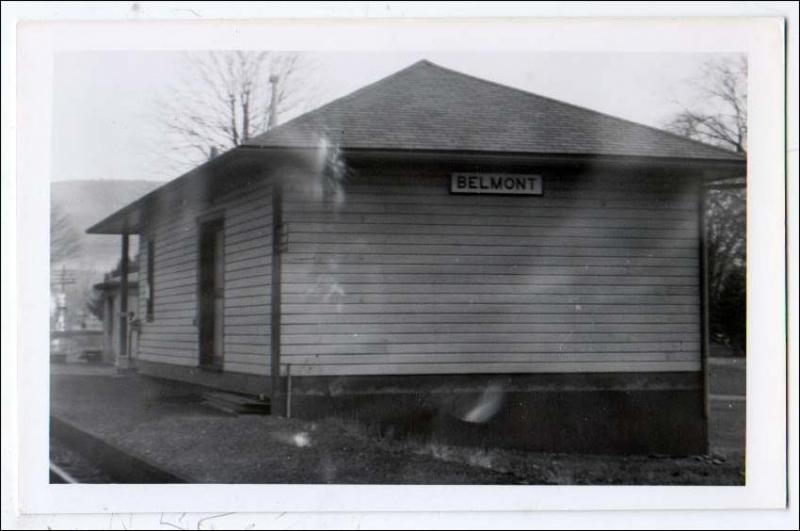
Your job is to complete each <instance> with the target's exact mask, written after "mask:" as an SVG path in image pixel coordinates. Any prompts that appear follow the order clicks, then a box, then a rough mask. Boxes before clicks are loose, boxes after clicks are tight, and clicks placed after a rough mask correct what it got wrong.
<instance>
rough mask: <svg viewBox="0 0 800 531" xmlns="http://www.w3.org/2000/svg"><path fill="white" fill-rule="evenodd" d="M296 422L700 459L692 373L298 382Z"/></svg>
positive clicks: (699, 416)
mask: <svg viewBox="0 0 800 531" xmlns="http://www.w3.org/2000/svg"><path fill="white" fill-rule="evenodd" d="M292 386H293V391H292V399H291V401H292V402H291V403H292V416H295V417H300V418H306V419H314V418H322V417H326V416H340V417H344V418H351V419H356V420H358V421H361V422H364V423H366V424H368V425H371V426H373V427H375V428H376V429H380V431H381V432H382V433H384V434H388V435H395V436H400V437H403V436H415V437H419V438H422V439H425V440H428V439H429V440H432V441H436V442H441V443H446V444H455V445H465V446H476V447H489V448H491V447H502V448H512V449H520V450H535V451H544V452H555V453H572V452H575V453H590V454H617V453H623V454H624V453H636V454H666V455H691V454H700V453H704V452H705V451H706V423H705V419H704V417H703V408H702V404H703V400H702V389H701V380H700V375H699V374H698V373H662V374H658V375H653V374H594V375H586V374H584V375H569V374H549V375H547V374H545V375H509V376H503V375H501V376H497V375H487V376H483V375H470V376H408V377H388V378H366V377H348V378H294V379H293V382H292Z"/></svg>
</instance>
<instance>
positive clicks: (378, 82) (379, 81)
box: [242, 59, 441, 146]
mask: <svg viewBox="0 0 800 531" xmlns="http://www.w3.org/2000/svg"><path fill="white" fill-rule="evenodd" d="M423 63H425V64H429V65H431V66H438V65H435V64H433V63H431V62H430V61H428V60H427V59H421V60H419V61H415V62H413V63H411V64H410V65H408V66H406V67H405V68H401V69H400V70H397V71H396V72H393V73H391V74H389V75H388V76H385V77H382V78H380V79H376V80H375V81H373V82H372V83H368V84H366V85H364V86H363V87H360V88H357V89H356V90H354V91H353V92H349V93H347V94H345V95H344V96H339V97H338V98H335V99H333V100H331V101H329V102H328V103H325V104H323V105H320V106H319V107H317V108H316V109H311V110H310V111H308V112H304V113H302V114H300V115H298V116H295V117H294V118H292V119H291V120H289V121H288V122H284V123H282V124H278V125H276V126H275V127H273V128H272V129H267V130H266V131H264V132H261V133H259V134H257V135H255V136H253V137H250V138H249V139H248V141H247V142H243V143H242V145H244V146H257V145H258V144H254V143H252V141H253V140H254V139H256V138H258V137H260V136H263V135H266V134H268V133H272V132H273V131H277V130H279V129H281V128H283V127H286V126H288V125H290V124H292V123H294V122H296V121H297V120H299V119H301V118H307V117H308V116H310V115H316V114H318V113H320V112H322V111H323V110H325V109H328V108H330V107H332V106H333V105H336V104H340V103H342V102H343V101H346V100H349V99H350V98H353V97H355V96H356V95H357V94H360V93H362V92H364V91H365V90H367V89H369V88H374V87H376V86H379V85H382V84H383V83H385V82H387V81H389V80H390V79H394V78H396V77H397V76H399V75H400V74H403V73H405V72H407V71H408V70H410V69H412V68H414V67H416V66H418V65H421V64H423ZM440 68H441V67H440Z"/></svg>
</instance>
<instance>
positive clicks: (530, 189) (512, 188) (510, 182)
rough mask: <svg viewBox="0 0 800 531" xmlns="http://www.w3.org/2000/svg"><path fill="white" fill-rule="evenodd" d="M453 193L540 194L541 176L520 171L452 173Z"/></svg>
mask: <svg viewBox="0 0 800 531" xmlns="http://www.w3.org/2000/svg"><path fill="white" fill-rule="evenodd" d="M450 192H451V193H453V194H513V195H542V176H541V175H525V174H520V173H454V174H452V175H451V176H450Z"/></svg>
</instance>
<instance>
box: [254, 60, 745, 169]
mask: <svg viewBox="0 0 800 531" xmlns="http://www.w3.org/2000/svg"><path fill="white" fill-rule="evenodd" d="M322 135H325V136H327V137H328V138H329V139H331V140H332V141H335V142H336V143H337V144H338V145H339V147H340V148H344V149H380V150H422V151H459V152H506V153H509V152H510V153H521V154H558V155H606V156H608V155H610V156H641V157H659V158H680V159H705V160H725V161H741V160H744V156H743V155H741V154H738V153H734V152H732V151H728V150H726V149H722V148H718V147H715V146H710V145H707V144H704V143H701V142H696V141H693V140H689V139H686V138H683V137H680V136H678V135H674V134H672V133H668V132H666V131H662V130H660V129H656V128H653V127H648V126H645V125H641V124H637V123H635V122H631V121H628V120H624V119H621V118H615V117H613V116H609V115H607V114H603V113H600V112H597V111H593V110H590V109H586V108H583V107H578V106H576V105H571V104H568V103H564V102H560V101H557V100H554V99H551V98H546V97H543V96H539V95H537V94H533V93H530V92H525V91H522V90H518V89H515V88H511V87H508V86H505V85H500V84H498V83H494V82H491V81H486V80H483V79H479V78H476V77H473V76H469V75H466V74H462V73H460V72H455V71H453V70H449V69H447V68H443V67H441V66H438V65H435V64H433V63H431V62H429V61H419V62H417V63H414V64H413V65H411V66H409V67H407V68H405V69H403V70H400V71H399V72H396V73H395V74H392V75H390V76H389V77H386V78H384V79H381V80H380V81H377V82H375V83H373V84H371V85H368V86H366V87H364V88H362V89H359V90H357V91H355V92H353V93H351V94H349V95H347V96H344V97H342V98H339V99H337V100H334V101H333V102H331V103H329V104H327V105H324V106H322V107H320V108H318V109H316V110H314V111H311V112H309V113H306V114H304V115H302V116H299V117H297V118H295V119H294V120H291V121H289V122H287V123H285V124H283V125H281V126H278V127H276V128H274V129H272V130H270V131H268V132H266V133H264V134H262V135H259V136H256V137H254V138H252V139H251V140H250V141H249V142H248V143H247V144H248V145H252V146H258V147H291V148H303V147H309V148H311V147H317V146H318V145H319V142H320V137H321V136H322Z"/></svg>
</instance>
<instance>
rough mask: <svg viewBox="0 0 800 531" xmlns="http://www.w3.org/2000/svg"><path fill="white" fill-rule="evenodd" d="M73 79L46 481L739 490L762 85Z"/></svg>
mask: <svg viewBox="0 0 800 531" xmlns="http://www.w3.org/2000/svg"><path fill="white" fill-rule="evenodd" d="M54 67H55V71H54V78H53V81H54V84H55V85H56V86H57V87H59V90H57V91H56V96H55V101H54V105H53V113H54V122H53V129H54V135H56V137H57V138H58V139H61V138H63V139H64V141H63V142H57V143H54V149H55V152H54V154H53V174H52V175H53V177H54V179H55V180H54V181H53V183H52V185H51V191H52V193H51V200H52V209H51V220H52V225H51V232H50V234H51V246H52V248H51V272H52V273H51V274H52V279H51V280H52V284H51V285H52V288H51V289H52V298H53V309H52V330H51V337H52V343H51V395H50V400H51V433H50V437H51V439H50V444H51V446H50V459H51V463H52V464H51V469H52V471H53V481H82V480H83V481H87V482H141V481H148V480H151V479H152V480H153V481H159V482H160V481H180V482H193V483H231V482H233V483H283V482H287V483H397V484H415V483H422V484H429V483H435V484H442V483H444V484H447V483H454V484H464V483H466V484H545V485H549V484H552V485H569V484H590V485H591V484H641V485H667V484H669V485H707V484H711V485H741V484H744V482H745V481H746V477H745V474H744V467H743V465H744V457H745V453H746V452H745V450H746V444H745V432H744V429H745V418H744V413H745V364H744V360H745V358H746V348H745V341H744V340H745V299H746V290H745V274H746V255H745V248H746V238H745V224H746V215H745V212H746V209H745V206H746V205H745V193H744V192H745V187H746V181H747V173H746V160H747V109H748V108H747V58H746V57H745V56H743V55H737V54H720V55H714V54H696V55H683V56H677V55H676V56H669V55H661V56H652V55H650V54H639V55H625V54H622V55H620V54H591V53H588V54H558V53H553V54H528V53H526V54H522V53H502V54H501V53H485V54H469V55H466V54H441V53H439V54H437V53H435V52H431V53H427V54H426V53H414V54H397V53H395V54H392V53H321V52H319V53H318V52H273V51H269V50H267V51H260V50H259V51H239V50H233V51H213V50H212V51H208V52H187V53H159V52H136V53H126V52H116V51H115V52H105V53H93V52H86V53H64V54H62V55H60V56H58V57H57V58H56V61H55V64H54ZM98 72H103V73H104V75H103V76H102V77H97V73H98ZM483 72H485V74H482V73H483ZM578 76H580V77H582V78H585V79H586V78H588V79H593V82H591V83H589V85H590V86H591V90H585V89H584V90H574V89H573V90H570V89H569V86H570V85H571V84H573V83H574V82H575V81H576V77H578ZM637 77H640V78H641V79H640V81H639V83H638V84H635V85H634V84H631V85H628V86H626V87H624V88H623V87H618V88H617V89H616V90H614V91H613V92H611V93H609V92H606V91H604V90H602V87H603V86H604V85H606V84H608V83H609V82H610V78H611V79H614V80H615V81H618V80H620V79H624V78H637ZM374 78H377V79H374ZM373 79H374V80H373ZM363 80H366V81H363ZM173 81H174V83H172V84H171V83H170V82H173ZM598 86H599V87H600V88H601V90H598ZM656 86H659V87H661V89H662V90H656V89H655V87H656ZM339 87H341V89H340V88H339ZM337 89H338V90H337ZM325 92H327V93H325ZM541 92H544V93H545V94H546V95H545V94H541ZM619 92H624V94H619ZM330 93H333V94H330ZM135 94H139V95H140V96H139V97H138V98H135V99H133V96H134V95H135ZM144 94H149V95H150V96H147V97H145V96H142V95H144ZM570 94H571V95H572V97H570ZM559 95H560V97H562V98H563V99H564V100H566V101H564V100H561V99H557V98H558V97H559ZM326 97H327V98H328V99H329V100H330V101H327V102H325V101H324V98H326ZM578 98H581V100H580V101H579V103H576V101H575V100H577V99H578ZM598 107H599V108H600V109H602V110H600V109H598ZM608 108H615V109H616V108H618V109H619V110H620V111H621V112H622V113H624V115H625V116H624V117H620V116H615V115H613V114H611V113H609V112H604V110H605V109H608ZM636 118H638V119H639V120H640V121H639V122H637V121H635V120H636ZM642 122H644V123H642ZM648 122H649V124H648ZM122 123H124V124H125V125H124V126H122V127H119V128H118V127H116V126H115V124H122ZM650 124H654V125H650ZM142 129H144V130H148V131H153V133H150V134H148V135H146V137H145V138H144V139H142V138H141V137H140V135H139V133H138V131H139V130H142ZM87 144H94V145H87ZM120 150H122V151H120ZM123 161H127V162H123ZM91 177H94V179H92V178H91ZM255 441H257V444H254V442H255ZM98 447H102V448H103V449H104V451H103V452H99V453H98V451H97V449H98ZM84 474H86V477H85V478H83V475H84Z"/></svg>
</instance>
